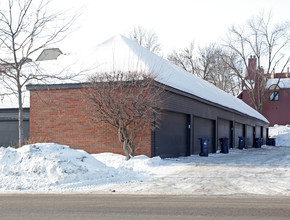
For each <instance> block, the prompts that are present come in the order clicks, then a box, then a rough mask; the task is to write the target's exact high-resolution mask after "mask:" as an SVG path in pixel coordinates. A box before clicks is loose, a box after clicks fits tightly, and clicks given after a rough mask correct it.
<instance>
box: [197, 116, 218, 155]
mask: <svg viewBox="0 0 290 220" xmlns="http://www.w3.org/2000/svg"><path fill="white" fill-rule="evenodd" d="M202 137H207V138H209V149H208V152H209V153H212V152H213V148H214V144H215V141H214V140H215V138H214V137H215V135H214V121H213V120H209V119H204V118H198V117H195V118H194V142H193V143H194V146H193V154H199V153H200V150H201V149H200V140H199V138H202Z"/></svg>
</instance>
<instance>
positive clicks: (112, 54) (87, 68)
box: [39, 35, 268, 122]
mask: <svg viewBox="0 0 290 220" xmlns="http://www.w3.org/2000/svg"><path fill="white" fill-rule="evenodd" d="M39 65H40V66H41V67H42V68H43V69H44V70H47V71H48V72H49V73H50V74H51V75H54V74H59V72H60V71H61V70H65V71H63V73H69V72H71V71H73V72H74V73H78V72H79V73H81V74H79V75H78V76H77V77H75V78H74V79H73V80H69V81H60V80H57V79H53V80H51V81H48V83H53V84H57V83H60V84H61V83H71V82H86V81H87V79H88V76H89V75H91V74H92V73H96V72H112V71H124V72H126V71H131V72H132V71H138V72H143V73H150V74H153V75H154V76H155V77H156V81H158V82H160V83H162V84H164V85H167V86H170V87H173V88H175V89H178V90H181V91H183V92H186V93H189V94H192V95H194V96H198V97H200V98H202V99H204V100H207V101H210V102H212V103H216V104H219V105H222V106H225V107H227V108H230V109H233V110H236V111H238V112H241V113H243V114H246V115H249V116H252V117H255V118H258V119H260V120H262V121H265V122H268V120H267V119H266V118H265V117H264V116H262V115H261V114H260V113H258V112H257V111H256V110H254V109H253V108H251V107H250V106H249V105H247V104H246V103H244V102H243V101H242V100H240V99H238V98H236V97H234V96H232V95H230V94H228V93H226V92H224V91H222V90H220V89H219V88H217V87H215V86H214V85H213V84H211V83H209V82H207V81H205V80H203V79H200V78H199V77H197V76H195V75H193V74H191V73H189V72H187V71H185V70H183V69H181V68H180V67H178V66H176V65H174V64H172V63H170V62H169V61H167V60H165V59H163V58H161V57H159V56H157V55H155V54H154V53H152V52H150V51H149V50H147V49H145V48H143V47H141V46H140V45H139V44H137V43H136V42H135V41H133V40H130V39H128V38H126V37H124V36H121V35H117V36H114V37H112V38H111V39H109V40H107V41H105V42H104V43H102V44H100V45H98V46H96V47H94V48H92V49H91V50H90V51H85V52H84V53H79V54H71V55H65V54H63V55H60V56H59V57H58V58H57V60H49V61H42V62H40V64H39Z"/></svg>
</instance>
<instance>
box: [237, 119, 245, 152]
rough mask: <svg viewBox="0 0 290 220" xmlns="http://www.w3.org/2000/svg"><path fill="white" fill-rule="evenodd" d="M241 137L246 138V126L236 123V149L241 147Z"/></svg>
mask: <svg viewBox="0 0 290 220" xmlns="http://www.w3.org/2000/svg"><path fill="white" fill-rule="evenodd" d="M239 137H245V131H244V125H243V124H240V123H237V122H236V123H235V147H238V146H239Z"/></svg>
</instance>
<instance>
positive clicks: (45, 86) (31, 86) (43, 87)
mask: <svg viewBox="0 0 290 220" xmlns="http://www.w3.org/2000/svg"><path fill="white" fill-rule="evenodd" d="M156 83H157V85H158V84H159V85H162V86H164V87H165V90H167V91H169V92H172V93H175V94H178V95H182V96H185V97H188V98H191V99H195V100H197V101H200V102H202V103H205V104H209V105H211V106H214V107H218V108H221V109H223V110H226V111H229V112H233V113H236V114H239V115H242V116H244V117H248V118H251V119H255V120H258V121H260V122H262V123H263V124H269V123H267V122H266V121H263V120H261V119H259V118H255V117H253V116H250V115H247V114H244V113H242V112H239V111H237V110H235V109H232V108H229V107H226V106H223V105H220V104H217V103H214V102H211V101H209V100H206V99H203V98H200V97H198V96H196V95H193V94H190V93H187V92H184V91H182V90H179V89H176V88H173V87H170V86H168V85H164V84H162V83H159V82H156ZM87 84H88V83H66V84H29V85H27V86H26V88H27V89H28V90H49V89H79V88H83V87H84V86H85V85H87Z"/></svg>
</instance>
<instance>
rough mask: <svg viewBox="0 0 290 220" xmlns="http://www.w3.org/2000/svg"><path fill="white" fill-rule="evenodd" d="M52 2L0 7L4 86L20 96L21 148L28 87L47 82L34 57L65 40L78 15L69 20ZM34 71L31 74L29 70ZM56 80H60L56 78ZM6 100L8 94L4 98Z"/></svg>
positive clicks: (19, 0) (25, 0)
mask: <svg viewBox="0 0 290 220" xmlns="http://www.w3.org/2000/svg"><path fill="white" fill-rule="evenodd" d="M49 3H50V0H41V1H36V0H9V1H5V2H3V1H1V3H0V8H1V9H0V49H1V50H0V75H2V77H1V79H0V83H1V85H2V86H4V88H6V89H8V91H11V93H10V92H9V93H10V94H12V93H13V94H17V98H18V106H19V146H22V145H23V100H22V95H23V91H24V87H25V85H26V84H28V83H29V82H31V81H32V80H45V79H47V78H48V77H51V76H49V75H48V74H47V73H43V72H42V71H41V70H40V69H39V68H38V65H36V63H34V62H33V60H32V59H31V56H32V55H33V54H35V53H36V52H38V51H40V50H41V49H43V48H45V47H47V46H49V45H52V44H55V43H57V42H59V41H61V40H63V39H64V38H65V37H66V36H67V34H68V33H69V31H70V30H71V28H72V24H73V23H74V21H75V20H76V18H77V17H78V15H79V14H78V13H76V15H75V16H73V17H71V18H66V17H65V14H64V13H63V12H53V11H49ZM28 67H29V68H30V70H34V71H27V70H25V68H28ZM53 77H56V76H53ZM0 95H1V96H2V97H3V96H4V95H7V93H6V92H3V94H0Z"/></svg>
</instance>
